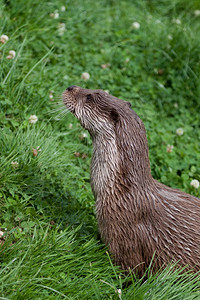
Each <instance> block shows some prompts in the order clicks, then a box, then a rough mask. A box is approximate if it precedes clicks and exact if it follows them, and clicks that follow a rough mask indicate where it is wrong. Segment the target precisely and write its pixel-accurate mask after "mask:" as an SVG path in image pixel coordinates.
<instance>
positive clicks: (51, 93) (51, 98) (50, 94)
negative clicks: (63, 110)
mask: <svg viewBox="0 0 200 300" xmlns="http://www.w3.org/2000/svg"><path fill="white" fill-rule="evenodd" d="M49 99H50V100H51V101H53V91H51V92H49Z"/></svg>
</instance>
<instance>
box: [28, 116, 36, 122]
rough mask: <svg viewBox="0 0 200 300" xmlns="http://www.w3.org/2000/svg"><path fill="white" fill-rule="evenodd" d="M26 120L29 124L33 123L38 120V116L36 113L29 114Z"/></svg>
mask: <svg viewBox="0 0 200 300" xmlns="http://www.w3.org/2000/svg"><path fill="white" fill-rule="evenodd" d="M28 121H29V123H30V124H35V123H36V122H37V121H38V117H37V116H36V115H31V116H30V118H29V119H28Z"/></svg>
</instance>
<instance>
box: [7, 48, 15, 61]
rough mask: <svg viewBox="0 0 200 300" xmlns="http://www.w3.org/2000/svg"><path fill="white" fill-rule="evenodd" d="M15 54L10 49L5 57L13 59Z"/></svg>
mask: <svg viewBox="0 0 200 300" xmlns="http://www.w3.org/2000/svg"><path fill="white" fill-rule="evenodd" d="M15 56H16V52H15V51H14V50H10V51H9V55H8V56H7V59H14V58H15Z"/></svg>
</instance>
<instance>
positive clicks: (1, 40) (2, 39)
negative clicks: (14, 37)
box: [0, 34, 9, 44]
mask: <svg viewBox="0 0 200 300" xmlns="http://www.w3.org/2000/svg"><path fill="white" fill-rule="evenodd" d="M8 40H9V37H8V36H7V35H6V34H2V35H1V37H0V42H1V43H2V44H5V43H6V42H7V41H8Z"/></svg>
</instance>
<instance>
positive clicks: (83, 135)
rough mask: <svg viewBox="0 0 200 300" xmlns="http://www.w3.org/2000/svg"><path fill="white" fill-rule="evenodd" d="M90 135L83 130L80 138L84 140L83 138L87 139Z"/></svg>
mask: <svg viewBox="0 0 200 300" xmlns="http://www.w3.org/2000/svg"><path fill="white" fill-rule="evenodd" d="M87 137H88V135H87V133H86V132H83V133H81V136H80V138H81V139H82V140H83V139H86V138H87Z"/></svg>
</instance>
